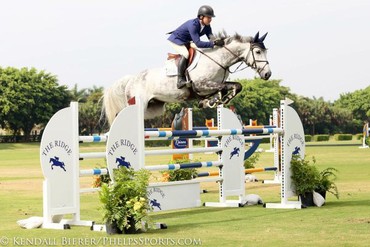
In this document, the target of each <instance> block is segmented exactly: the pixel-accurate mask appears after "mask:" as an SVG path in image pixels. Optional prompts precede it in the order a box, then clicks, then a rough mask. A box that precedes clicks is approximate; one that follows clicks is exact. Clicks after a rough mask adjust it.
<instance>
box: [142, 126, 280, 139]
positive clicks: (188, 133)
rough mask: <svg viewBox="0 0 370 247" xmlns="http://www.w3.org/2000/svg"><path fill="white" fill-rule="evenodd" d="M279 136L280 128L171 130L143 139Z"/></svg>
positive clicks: (154, 133) (153, 133)
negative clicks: (274, 134) (250, 135)
mask: <svg viewBox="0 0 370 247" xmlns="http://www.w3.org/2000/svg"><path fill="white" fill-rule="evenodd" d="M273 133H277V134H281V133H283V130H282V129H280V128H253V129H220V130H173V131H145V132H144V136H145V139H150V138H152V137H154V138H179V137H181V138H196V137H211V136H233V135H249V134H273Z"/></svg>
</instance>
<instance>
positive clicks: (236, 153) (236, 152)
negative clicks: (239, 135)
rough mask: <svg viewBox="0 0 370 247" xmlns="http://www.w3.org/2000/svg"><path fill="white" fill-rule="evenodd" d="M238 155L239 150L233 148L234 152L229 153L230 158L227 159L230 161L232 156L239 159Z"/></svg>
mask: <svg viewBox="0 0 370 247" xmlns="http://www.w3.org/2000/svg"><path fill="white" fill-rule="evenodd" d="M239 153H240V149H239V148H237V147H235V148H234V150H233V151H231V153H230V158H229V160H231V158H232V157H233V156H234V155H238V157H239Z"/></svg>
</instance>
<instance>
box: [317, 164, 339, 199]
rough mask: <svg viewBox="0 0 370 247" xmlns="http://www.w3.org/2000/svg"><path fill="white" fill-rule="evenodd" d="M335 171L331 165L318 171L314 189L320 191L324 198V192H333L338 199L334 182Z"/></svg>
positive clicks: (335, 177)
mask: <svg viewBox="0 0 370 247" xmlns="http://www.w3.org/2000/svg"><path fill="white" fill-rule="evenodd" d="M336 172H338V170H337V169H335V168H333V167H328V168H326V169H324V170H322V171H321V172H320V177H319V183H318V185H317V187H316V188H315V191H317V192H318V193H320V195H322V197H324V199H325V198H326V192H329V193H331V194H333V195H334V196H335V197H336V198H337V199H339V192H338V187H337V185H336V184H335V183H334V181H335V180H336V179H337V175H336Z"/></svg>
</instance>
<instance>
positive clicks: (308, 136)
mask: <svg viewBox="0 0 370 247" xmlns="http://www.w3.org/2000/svg"><path fill="white" fill-rule="evenodd" d="M304 141H305V142H310V141H312V136H311V135H305V136H304Z"/></svg>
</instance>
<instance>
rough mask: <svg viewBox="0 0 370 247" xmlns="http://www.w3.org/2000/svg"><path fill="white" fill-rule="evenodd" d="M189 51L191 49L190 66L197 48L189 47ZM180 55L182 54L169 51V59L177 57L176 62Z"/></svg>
mask: <svg viewBox="0 0 370 247" xmlns="http://www.w3.org/2000/svg"><path fill="white" fill-rule="evenodd" d="M188 51H189V59H188V66H190V64H191V63H192V62H193V59H194V54H195V49H194V48H193V47H189V48H188ZM180 57H181V55H180V54H173V53H167V60H171V59H175V60H176V64H177V62H178V60H179V59H180Z"/></svg>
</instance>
